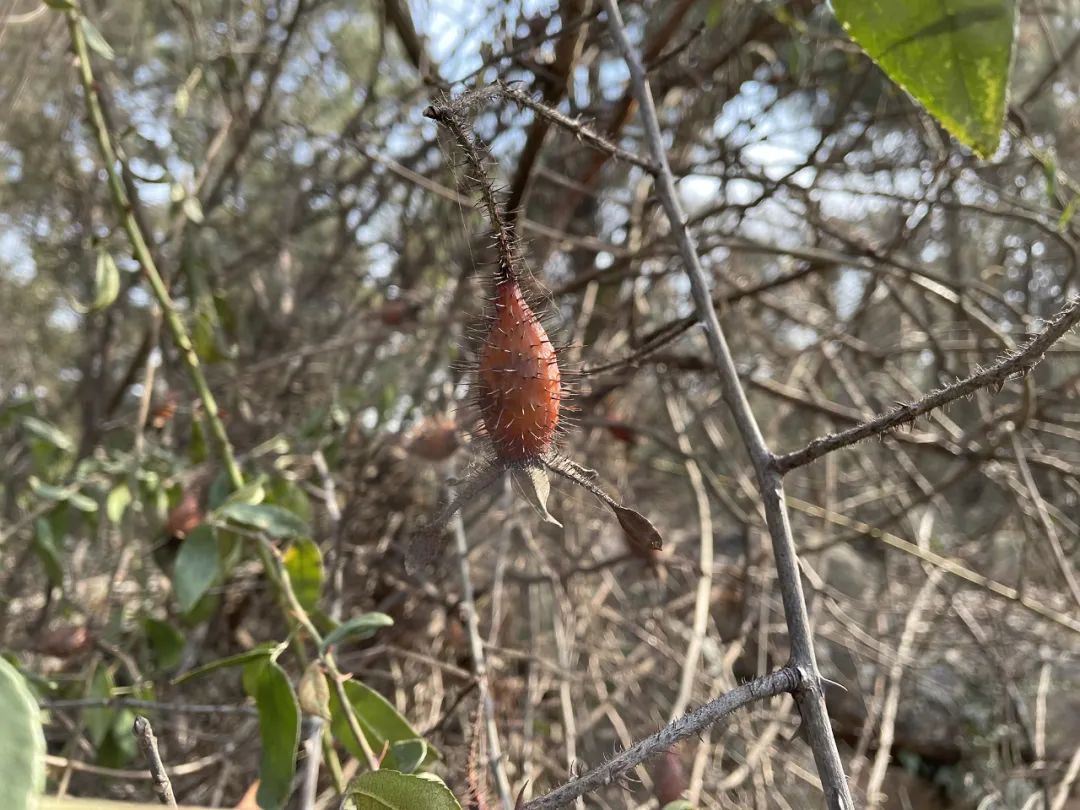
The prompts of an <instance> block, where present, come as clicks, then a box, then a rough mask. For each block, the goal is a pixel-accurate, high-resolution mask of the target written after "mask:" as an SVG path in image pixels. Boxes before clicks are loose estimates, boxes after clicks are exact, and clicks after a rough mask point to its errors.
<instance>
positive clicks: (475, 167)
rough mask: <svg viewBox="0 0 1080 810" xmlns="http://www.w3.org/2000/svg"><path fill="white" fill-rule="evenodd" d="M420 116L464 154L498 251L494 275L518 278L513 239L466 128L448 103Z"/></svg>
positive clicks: (485, 168) (434, 107)
mask: <svg viewBox="0 0 1080 810" xmlns="http://www.w3.org/2000/svg"><path fill="white" fill-rule="evenodd" d="M424 115H425V117H427V118H430V119H431V120H433V121H435V122H437V123H439V124H442V125H443V126H444V127H446V129H447V130H449V132H450V134H451V135H453V136H454V140H455V141H457V145H458V147H459V148H460V149H461V151H462V152H463V153H464V155H465V162H466V163H467V164H468V166H469V170H470V171H471V172H472V175H473V177H472V179H473V181H474V182H475V184H476V186H477V187H478V188H479V193H480V200H481V202H482V203H483V204H484V211H485V212H486V214H487V218H488V222H489V223H490V224H491V232H492V234H493V235H494V237H495V246H496V248H497V249H498V252H499V262H498V269H497V276H498V279H499V280H500V281H514V280H516V279H517V278H518V276H519V273H518V270H517V267H518V261H519V256H518V251H517V239H516V237H515V236H514V234H513V232H512V231H511V230H510V227H509V226H508V225H507V224H506V217H505V216H504V215H503V210H502V206H501V205H499V201H498V199H497V198H496V196H495V187H494V185H493V183H492V181H491V176H490V175H489V174H488V171H487V167H486V166H485V165H484V161H483V158H482V157H481V155H480V147H479V146H478V145H477V143H476V138H475V137H474V136H473V135H472V133H471V132H470V131H469V127H468V126H467V125H466V124H465V123H464V122H463V121H462V120H461V119H460V118H459V117H458V115H457V113H456V111H455V110H454V109H453V108H452V107H451V105H450V104H433V105H431V106H430V107H428V108H427V109H426V110H424Z"/></svg>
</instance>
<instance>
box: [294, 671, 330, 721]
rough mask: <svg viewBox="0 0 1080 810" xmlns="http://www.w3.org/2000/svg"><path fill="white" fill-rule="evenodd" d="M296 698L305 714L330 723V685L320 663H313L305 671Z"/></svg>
mask: <svg viewBox="0 0 1080 810" xmlns="http://www.w3.org/2000/svg"><path fill="white" fill-rule="evenodd" d="M296 697H297V700H298V701H299V703H300V709H301V710H302V711H303V712H304V713H305V714H310V715H312V716H314V717H321V718H322V719H323V720H325V721H326V722H327V723H329V722H330V719H331V718H330V684H329V683H328V682H327V680H326V673H325V672H323V669H322V665H321V664H320V663H319V662H318V661H312V662H311V663H310V664H308V667H307V669H305V670H304V674H303V676H301V678H300V685H299V686H298V687H297V690H296Z"/></svg>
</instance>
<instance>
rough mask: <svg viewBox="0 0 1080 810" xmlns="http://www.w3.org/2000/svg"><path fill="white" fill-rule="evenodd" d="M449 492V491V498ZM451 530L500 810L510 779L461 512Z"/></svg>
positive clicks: (506, 800)
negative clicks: (504, 766) (498, 726)
mask: <svg viewBox="0 0 1080 810" xmlns="http://www.w3.org/2000/svg"><path fill="white" fill-rule="evenodd" d="M452 499H453V495H452V494H451V500H452ZM450 526H451V529H452V531H453V534H454V544H455V546H456V550H457V554H458V567H459V571H460V573H461V591H462V594H461V606H462V608H464V611H465V629H466V630H467V632H468V634H469V651H470V653H471V655H472V662H473V673H474V674H475V675H476V680H477V686H478V687H479V690H480V707H481V712H482V714H483V718H484V731H485V736H486V737H487V758H488V768H489V770H490V772H491V775H492V777H493V778H494V780H495V789H496V790H497V791H498V793H499V799H500V801H501V802H502V806H503V808H504V810H510V808H511V807H513V800H512V799H511V798H510V781H509V779H508V778H507V776H506V771H505V769H504V768H503V764H502V747H501V745H500V743H499V730H498V728H497V726H496V725H495V703H494V701H493V700H492V699H491V690H490V689H489V686H488V677H487V661H486V659H485V657H484V641H483V638H481V636H480V620H479V618H478V616H477V613H476V595H475V592H474V591H473V585H472V576H471V574H470V573H469V543H468V540H467V538H466V537H465V521H463V520H462V519H461V513H460V512H457V513H455V514H454V517H453V519H452V520H451V522H450Z"/></svg>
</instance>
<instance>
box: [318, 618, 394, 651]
mask: <svg viewBox="0 0 1080 810" xmlns="http://www.w3.org/2000/svg"><path fill="white" fill-rule="evenodd" d="M393 623H394V620H393V619H391V618H390V617H389V616H387V615H386V614H385V613H362V614H360V615H359V616H353V618H351V619H349V620H348V621H347V622H345V624H343V625H341V626H339V627H337V628H335V629H334V630H332V631H331V632H330V633H329V634H327V636H326V638H324V639H323V643H322V648H323V650H327V649H329V648H330V647H334V646H336V645H339V644H341V643H343V642H345V641H363V640H364V639H366V638H371V637H372V636H373V635H375V632H376V631H377V630H378V629H379V628H381V627H390V626H391V625H392V624H393Z"/></svg>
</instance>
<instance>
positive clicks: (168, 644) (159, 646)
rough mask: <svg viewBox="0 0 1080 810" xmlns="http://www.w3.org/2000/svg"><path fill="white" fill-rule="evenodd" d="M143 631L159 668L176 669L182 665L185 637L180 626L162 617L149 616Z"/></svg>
mask: <svg viewBox="0 0 1080 810" xmlns="http://www.w3.org/2000/svg"><path fill="white" fill-rule="evenodd" d="M143 632H144V633H146V641H147V642H148V643H149V645H150V652H151V653H152V654H153V656H154V661H155V663H156V664H157V668H158V669H159V670H163V671H164V670H170V669H175V668H176V667H177V666H179V665H180V658H181V656H182V655H183V653H184V643H185V639H184V634H183V633H181V632H180V630H179V629H178V628H176V627H173V626H172V625H171V624H169V623H168V622H163V621H161V619H153V618H148V619H145V620H144V621H143Z"/></svg>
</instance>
